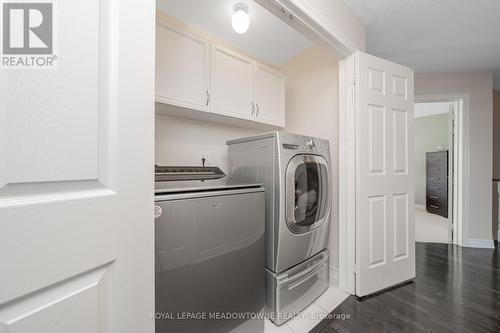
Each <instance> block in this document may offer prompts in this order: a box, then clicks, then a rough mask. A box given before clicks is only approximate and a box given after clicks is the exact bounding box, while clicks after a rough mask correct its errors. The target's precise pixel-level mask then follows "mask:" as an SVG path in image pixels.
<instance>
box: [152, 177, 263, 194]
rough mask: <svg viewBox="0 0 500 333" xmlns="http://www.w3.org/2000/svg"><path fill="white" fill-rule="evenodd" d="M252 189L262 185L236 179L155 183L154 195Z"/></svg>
mask: <svg viewBox="0 0 500 333" xmlns="http://www.w3.org/2000/svg"><path fill="white" fill-rule="evenodd" d="M252 187H262V184H261V183H255V182H248V181H245V180H242V179H240V178H236V177H224V178H219V179H207V180H181V181H166V182H155V194H166V193H185V192H201V191H220V190H227V189H239V188H252Z"/></svg>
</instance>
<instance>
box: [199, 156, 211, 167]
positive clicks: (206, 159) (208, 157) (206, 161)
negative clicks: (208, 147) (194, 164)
mask: <svg viewBox="0 0 500 333" xmlns="http://www.w3.org/2000/svg"><path fill="white" fill-rule="evenodd" d="M203 159H205V165H208V161H209V160H210V154H209V153H200V162H202V161H203Z"/></svg>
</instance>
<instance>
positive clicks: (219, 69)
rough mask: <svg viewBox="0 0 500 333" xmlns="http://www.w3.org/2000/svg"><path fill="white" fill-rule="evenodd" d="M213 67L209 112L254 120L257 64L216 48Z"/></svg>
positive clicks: (214, 49) (214, 47)
mask: <svg viewBox="0 0 500 333" xmlns="http://www.w3.org/2000/svg"><path fill="white" fill-rule="evenodd" d="M211 64H212V65H211V68H210V69H211V72H210V88H211V105H210V111H211V112H214V113H218V114H222V115H227V116H234V117H238V118H243V119H251V118H253V117H254V114H255V102H254V62H253V61H252V60H251V59H248V58H246V57H243V56H241V55H239V54H237V53H234V52H231V51H229V50H227V49H224V48H222V47H220V46H217V45H214V46H213V47H212V62H211Z"/></svg>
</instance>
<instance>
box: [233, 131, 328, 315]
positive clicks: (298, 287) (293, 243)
mask: <svg viewBox="0 0 500 333" xmlns="http://www.w3.org/2000/svg"><path fill="white" fill-rule="evenodd" d="M227 144H228V146H229V148H228V150H229V168H230V175H232V176H237V177H239V178H244V179H247V180H248V181H254V182H259V183H263V184H264V187H265V188H266V312H267V314H268V315H269V317H270V319H271V320H273V321H274V322H275V323H276V324H278V325H280V324H282V323H284V322H285V321H287V320H288V319H290V318H291V317H292V316H293V315H294V314H296V313H297V312H299V311H301V310H302V309H304V308H305V307H307V306H308V305H309V304H311V303H312V302H313V301H314V299H316V298H317V297H318V296H319V295H321V293H323V291H325V290H326V288H327V287H328V279H329V274H328V273H329V253H328V250H327V247H328V238H329V228H330V210H331V191H332V190H331V170H330V152H329V144H328V141H327V140H323V139H318V138H313V137H308V136H302V135H295V134H289V133H284V132H272V133H267V134H263V135H259V136H254V137H248V138H243V139H238V140H232V141H228V142H227Z"/></svg>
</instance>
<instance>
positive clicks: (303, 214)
mask: <svg viewBox="0 0 500 333" xmlns="http://www.w3.org/2000/svg"><path fill="white" fill-rule="evenodd" d="M326 176H327V170H326V167H325V165H324V164H321V163H317V162H314V161H306V162H304V163H301V164H299V165H298V166H297V169H296V170H295V205H294V206H295V208H294V217H295V223H296V224H298V225H300V226H310V225H312V224H314V223H316V222H317V221H318V220H321V219H322V218H323V217H324V216H325V205H324V197H325V195H326V193H325V192H326V187H327V179H326Z"/></svg>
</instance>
